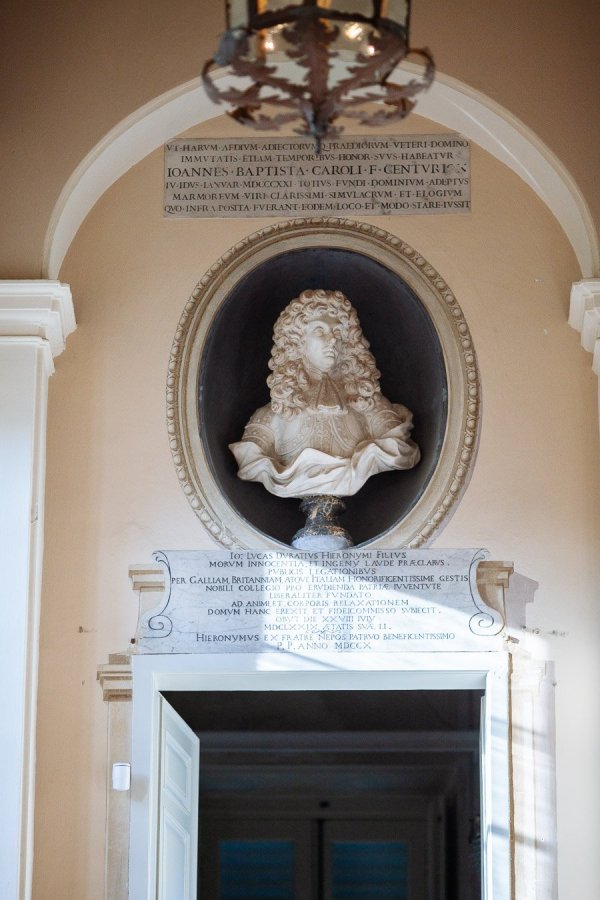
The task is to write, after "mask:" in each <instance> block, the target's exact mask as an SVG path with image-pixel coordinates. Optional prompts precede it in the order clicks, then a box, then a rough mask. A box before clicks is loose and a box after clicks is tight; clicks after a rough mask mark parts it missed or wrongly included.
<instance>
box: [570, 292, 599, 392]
mask: <svg viewBox="0 0 600 900" xmlns="http://www.w3.org/2000/svg"><path fill="white" fill-rule="evenodd" d="M569 325H570V326H571V327H572V328H575V329H576V330H577V331H579V332H580V333H581V346H582V347H583V348H584V350H587V351H588V353H592V354H593V359H592V369H593V370H594V372H595V373H596V375H598V376H600V278H589V279H587V280H586V281H577V282H575V284H574V285H573V287H572V288H571V306H570V310H569Z"/></svg>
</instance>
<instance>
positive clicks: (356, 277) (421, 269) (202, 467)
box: [167, 219, 480, 549]
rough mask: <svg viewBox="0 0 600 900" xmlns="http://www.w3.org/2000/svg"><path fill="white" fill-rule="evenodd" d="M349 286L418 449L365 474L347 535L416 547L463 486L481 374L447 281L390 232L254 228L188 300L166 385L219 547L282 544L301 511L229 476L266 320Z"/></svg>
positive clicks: (261, 385)
mask: <svg viewBox="0 0 600 900" xmlns="http://www.w3.org/2000/svg"><path fill="white" fill-rule="evenodd" d="M316 288H324V289H326V290H339V291H342V293H344V294H345V295H346V296H347V297H348V299H349V300H350V302H351V303H352V305H353V306H354V307H355V308H356V310H357V312H358V316H359V319H360V323H361V326H362V330H363V333H364V334H365V336H366V338H367V339H368V341H369V343H370V345H371V351H372V353H373V355H374V356H375V359H376V361H377V368H378V369H379V370H380V372H381V389H382V392H383V394H384V395H385V396H386V397H388V398H389V399H390V400H391V401H392V402H394V403H403V404H404V405H405V406H407V407H408V408H409V409H410V410H411V411H412V413H413V421H414V430H413V433H412V437H413V439H414V440H415V441H416V443H417V444H418V445H419V447H420V449H421V460H420V462H419V464H418V465H417V466H416V467H415V468H414V469H410V470H407V471H391V472H383V473H380V474H378V475H376V476H373V477H371V478H370V479H369V480H368V481H367V482H366V484H365V485H364V486H363V487H362V488H361V489H360V490H359V491H358V492H357V493H356V494H355V495H354V496H353V497H348V498H345V503H346V512H345V513H344V514H343V516H342V517H341V519H340V522H341V524H342V525H343V526H344V527H345V528H346V529H347V530H348V531H349V532H350V534H351V535H352V537H353V539H354V542H355V544H356V545H360V546H361V547H365V548H376V547H382V548H384V547H402V546H409V547H418V546H422V545H424V544H426V543H428V542H429V541H430V540H431V539H432V538H433V536H434V534H435V533H436V532H437V531H439V529H440V528H441V526H442V525H443V523H444V521H445V520H446V519H447V518H448V517H449V515H450V514H451V512H452V510H453V507H454V506H455V503H456V501H457V500H458V498H459V496H460V494H461V492H462V490H463V489H464V487H465V486H466V483H467V480H468V476H469V472H470V468H471V466H472V462H473V457H474V452H475V449H476V445H477V438H478V428H479V411H480V410H479V394H480V390H479V375H478V370H477V363H476V358H475V353H474V350H473V346H472V341H471V337H470V334H469V330H468V327H467V325H466V322H465V320H464V317H463V315H462V311H461V309H460V307H459V305H458V303H457V301H456V298H455V297H454V295H453V294H452V292H451V290H450V289H449V287H448V286H447V285H446V283H445V282H444V281H443V279H442V278H441V277H440V276H439V275H438V273H437V272H436V271H435V270H434V269H433V267H432V266H430V265H429V264H428V263H427V262H426V261H425V260H424V259H423V258H422V257H421V256H420V255H419V254H418V253H417V252H416V251H415V250H413V249H412V248H411V247H409V246H408V245H406V244H404V243H403V242H402V241H400V240H399V239H398V238H396V237H394V236H393V235H391V234H389V233H387V232H384V231H382V230H380V229H377V228H373V227H371V226H368V225H364V224H361V223H358V222H352V221H346V220H339V219H326V220H322V219H318V220H297V221H293V222H288V223H283V224H281V225H276V226H272V227H270V228H266V229H263V230H262V231H260V232H258V233H257V234H254V235H252V236H251V237H249V238H247V239H246V240H245V241H243V242H242V243H240V244H238V245H237V246H236V247H234V248H232V249H231V250H230V251H229V252H228V253H226V254H225V255H224V256H223V257H222V258H221V259H220V260H219V261H218V262H217V263H216V264H215V265H214V266H212V268H211V269H210V271H209V272H208V273H207V274H206V275H205V276H204V278H203V279H202V280H201V281H200V283H199V284H198V286H197V287H196V289H195V290H194V293H193V294H192V297H191V298H190V300H189V301H188V303H187V304H186V307H185V310H184V313H183V315H182V318H181V320H180V323H179V326H178V329H177V334H176V337H175V341H174V344H173V349H172V356H171V362H170V370H169V381H168V388H167V398H168V420H169V431H170V438H171V449H172V451H173V455H174V460H175V465H176V467H177V471H178V474H179V478H180V480H181V482H182V486H183V489H184V491H185V493H186V495H187V497H188V499H189V501H190V502H191V504H192V506H193V508H194V510H195V511H196V513H197V515H198V516H199V518H200V519H201V520H202V522H203V523H204V524H205V525H206V526H207V528H208V529H209V531H210V532H211V534H213V536H214V537H215V538H217V539H218V540H219V541H220V542H221V543H222V544H223V545H224V546H225V547H227V548H232V547H242V548H248V549H268V548H270V549H284V548H285V547H286V546H288V545H289V542H290V541H291V539H292V536H293V535H294V533H295V532H296V531H297V530H298V529H299V528H301V527H302V525H303V524H304V517H303V515H302V513H301V512H300V508H299V506H300V501H299V500H297V499H282V498H279V497H276V496H274V495H272V494H270V493H269V492H268V491H267V490H266V489H265V488H264V487H263V486H262V485H261V484H259V483H256V482H248V481H242V480H240V479H239V478H238V477H237V464H236V461H235V459H234V457H233V454H232V453H231V451H230V450H229V447H228V445H229V444H231V443H233V442H235V441H238V440H239V439H240V438H241V435H242V432H243V430H244V426H245V425H246V423H247V421H248V419H249V418H250V416H251V415H252V413H253V412H254V411H255V410H256V409H258V408H259V407H261V406H264V405H265V404H266V403H268V402H269V390H268V388H267V384H266V378H267V375H268V374H269V369H268V366H267V363H268V360H269V357H270V352H271V344H272V332H273V325H274V323H275V320H276V319H277V317H278V315H279V313H280V312H281V311H282V309H283V308H284V307H285V306H287V304H288V303H289V302H290V301H291V300H292V299H294V298H295V297H297V296H298V295H299V294H300V293H301V292H302V291H303V290H306V289H316Z"/></svg>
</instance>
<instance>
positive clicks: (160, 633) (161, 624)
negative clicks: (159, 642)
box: [140, 550, 173, 640]
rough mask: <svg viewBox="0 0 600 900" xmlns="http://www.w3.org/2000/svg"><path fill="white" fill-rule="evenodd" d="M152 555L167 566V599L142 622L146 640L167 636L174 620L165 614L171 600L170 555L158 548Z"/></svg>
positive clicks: (141, 625) (141, 627) (142, 633)
mask: <svg viewBox="0 0 600 900" xmlns="http://www.w3.org/2000/svg"><path fill="white" fill-rule="evenodd" d="M152 556H153V558H154V559H155V560H156V562H158V563H161V564H162V565H163V566H164V567H165V568H166V574H167V584H166V589H165V594H166V599H165V601H164V603H163V604H162V606H161V608H160V610H159V611H158V612H156V613H152V614H151V615H150V616H149V618H148V620H147V621H146V623H145V624H143V623H140V636H141V637H143V638H144V639H145V640H149V639H158V638H166V637H168V636H169V635H170V634H171V632H172V631H173V622H172V621H171V619H170V618H169V616H167V615H165V612H166V610H167V609H168V606H169V603H170V601H171V565H170V563H169V558H168V556H167V555H166V553H163V551H162V550H157V551H156V552H155V553H153V554H152ZM144 629H147V633H144Z"/></svg>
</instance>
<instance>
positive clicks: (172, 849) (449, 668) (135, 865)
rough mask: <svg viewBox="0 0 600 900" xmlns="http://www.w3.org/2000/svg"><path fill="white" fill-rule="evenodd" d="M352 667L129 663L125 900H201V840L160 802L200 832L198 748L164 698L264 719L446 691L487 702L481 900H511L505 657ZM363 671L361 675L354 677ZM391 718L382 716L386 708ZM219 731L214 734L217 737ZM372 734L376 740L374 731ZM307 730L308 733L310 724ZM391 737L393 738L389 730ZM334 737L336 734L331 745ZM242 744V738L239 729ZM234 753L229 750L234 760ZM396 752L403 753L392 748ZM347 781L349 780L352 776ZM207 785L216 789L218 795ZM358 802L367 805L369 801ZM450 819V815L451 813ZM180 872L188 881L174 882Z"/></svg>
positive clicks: (178, 660)
mask: <svg viewBox="0 0 600 900" xmlns="http://www.w3.org/2000/svg"><path fill="white" fill-rule="evenodd" d="M340 657H341V655H340ZM340 661H342V660H341V659H340ZM348 661H349V662H352V664H353V665H354V666H355V668H353V669H350V670H345V669H343V668H340V667H338V666H333V665H331V666H327V665H325V664H323V662H317V661H313V660H310V659H302V658H297V657H291V656H290V655H289V654H275V653H273V654H250V653H248V654H244V655H243V656H242V655H240V656H239V657H237V658H235V659H234V658H232V657H231V656H227V655H225V654H223V655H220V654H214V655H212V656H211V657H210V658H205V657H199V656H191V655H190V656H183V655H179V656H177V655H172V656H169V657H166V656H160V657H153V656H151V655H146V656H142V655H140V656H138V657H134V659H133V660H132V670H133V706H132V772H133V779H132V791H131V818H130V821H131V830H130V869H129V876H130V877H129V898H130V900H158V898H161V900H164V898H168V900H174V898H177V900H179V898H181V900H195V898H196V897H197V896H198V895H197V890H196V848H197V841H196V839H195V837H193V836H191V831H186V829H185V828H181V827H180V824H179V823H178V822H177V821H175V819H174V818H173V811H174V807H171V808H170V809H167V806H166V805H165V802H164V801H165V799H166V795H165V796H163V794H164V788H165V787H166V786H167V787H169V790H170V793H171V795H172V797H176V796H177V795H178V794H179V799H181V798H185V796H187V800H186V803H187V810H188V816H189V822H190V823H191V824H190V827H193V823H194V822H195V827H197V823H198V815H197V808H198V796H199V795H198V787H197V785H198V773H199V768H198V765H197V764H196V763H195V762H194V758H195V755H196V758H197V754H198V746H199V740H198V736H197V734H196V733H195V731H194V730H193V729H192V728H190V726H189V725H187V724H186V723H185V721H184V720H183V718H182V717H181V715H180V714H179V713H178V712H176V710H174V709H173V707H172V706H171V705H170V704H169V703H168V701H167V700H166V699H165V697H166V696H169V695H170V694H171V693H173V694H174V693H177V694H180V695H187V698H188V700H189V699H190V698H192V697H193V696H194V695H196V696H200V695H205V696H208V695H210V694H211V693H212V694H213V697H212V700H211V702H212V713H213V715H214V713H215V710H217V709H219V708H221V707H222V708H223V709H224V708H225V707H226V705H227V704H226V703H225V702H224V701H223V698H224V697H225V696H226V694H228V693H240V694H243V695H245V705H246V706H247V705H248V704H250V703H252V698H254V699H257V698H259V695H260V694H261V693H264V694H266V695H268V698H269V701H270V703H269V704H268V705H266V706H265V705H264V704H263V706H264V709H265V710H267V711H268V710H269V709H270V708H272V698H273V697H274V696H275V695H277V694H279V695H280V696H281V697H285V692H290V693H291V694H294V695H295V696H298V697H299V696H302V695H307V694H309V693H310V692H311V691H317V692H325V693H327V692H340V693H341V694H342V693H343V694H346V696H347V697H348V698H350V696H351V694H350V693H349V692H357V693H359V692H372V693H373V696H374V695H375V694H381V695H382V698H385V696H386V695H387V696H388V697H391V696H392V693H393V692H396V693H398V694H401V693H403V692H412V691H422V692H424V693H427V694H428V693H429V692H431V691H434V692H435V691H441V692H442V693H443V694H445V695H446V696H447V697H450V696H451V693H452V692H454V691H456V692H462V691H478V692H482V693H484V701H483V703H482V712H481V720H480V722H481V734H480V741H481V750H480V760H481V797H480V800H481V803H480V807H481V860H482V866H481V873H482V874H481V897H482V900H509V898H511V897H512V881H511V879H512V862H511V859H512V857H511V836H512V830H511V819H510V802H511V800H510V797H511V795H510V778H509V773H510V766H509V761H510V728H509V724H510V723H509V692H508V685H509V678H508V673H509V657H508V655H507V654H505V653H499V652H498V653H475V652H471V653H456V654H453V653H440V654H433V653H432V654H429V653H413V654H410V653H406V654H389V655H388V654H381V655H380V656H370V657H369V658H368V659H366V658H365V659H364V660H362V659H361V658H359V657H358V655H356V656H354V657H352V658H351V659H350V658H348ZM383 662H385V664H386V668H385V669H382V668H374V667H373V666H381V665H382V664H383ZM361 664H362V665H363V666H364V669H362V670H361V669H359V668H356V666H357V665H361ZM448 692H450V693H448ZM332 696H333V695H332ZM365 696H366V695H365ZM171 699H173V697H171ZM354 699H356V698H354ZM305 702H307V701H305ZM382 702H383V701H382ZM298 704H300V705H301V704H302V701H301V700H297V701H296V710H297V709H298V708H299V706H298ZM350 705H352V704H350ZM362 708H363V711H364V710H365V709H367V708H368V707H366V706H364V705H363V707H362ZM387 708H388V709H389V705H388V707H387ZM255 712H256V710H255ZM214 723H215V724H214V728H215V730H213V731H212V732H211V731H210V729H205V733H204V741H205V743H206V742H207V741H208V743H207V746H206V747H205V748H204V750H203V754H202V755H203V760H204V763H205V767H206V771H208V765H207V764H208V762H210V757H209V756H208V755H207V754H208V753H209V752H210V740H211V739H215V741H216V740H217V739H220V738H219V735H222V734H223V723H222V722H221V723H220V724H219V723H218V721H217V719H215V720H214ZM171 725H172V726H174V728H175V729H176V730H178V733H179V735H180V736H181V740H182V744H181V746H179V745H178V743H177V740H175V741H174V740H173V736H172V735H171V734H169V728H170V727H171ZM217 725H218V727H219V729H220V731H217V730H216V726H217ZM167 726H168V727H167ZM264 726H265V723H264V720H263V721H262V723H261V720H260V719H258V720H257V721H256V722H255V725H254V727H255V728H257V729H258V728H259V727H260V728H262V729H263V732H264V731H266V732H267V733H268V735H267V739H268V740H269V741H273V738H274V735H273V729H272V728H270V727H269V726H267V727H264ZM286 727H288V726H286ZM369 727H370V728H371V729H373V727H374V726H373V723H372V722H370V723H369ZM310 728H311V729H313V730H314V724H313V725H311V726H310ZM228 729H229V730H228ZM228 729H227V728H225V732H226V733H227V734H228V739H229V740H230V742H231V741H233V743H235V741H234V739H233V737H234V736H233V732H234V730H235V729H234V728H233V727H232V726H231V725H229V726H228ZM386 729H387V732H388V735H389V731H390V729H389V727H388V724H386ZM356 730H357V731H358V732H359V733H360V734H359V737H360V740H363V741H364V737H365V735H364V731H365V729H361V728H360V727H358V728H357V729H356ZM292 731H295V734H296V738H295V739H297V737H298V732H300V733H301V734H303V735H304V738H306V737H307V735H308V734H309V733H310V732H309V731H308V729H307V728H306V729H305V730H304V731H302V729H301V728H298V727H297V726H296V725H295V726H294V727H293V729H292ZM317 731H318V729H317ZM384 731H385V729H384ZM339 733H340V731H339V729H338V736H339ZM210 734H212V738H211V737H210ZM237 734H238V735H239V734H240V731H239V730H238V731H237ZM319 734H320V737H319V740H322V739H323V734H322V733H321V732H319ZM348 734H350V732H349V731H348ZM376 734H377V732H375V731H372V736H375V735H376ZM258 735H259V732H258V731H255V732H254V734H253V735H252V739H253V740H255V738H256V737H257V736H258ZM239 739H240V740H242V738H239ZM386 740H391V738H389V737H388V738H386ZM186 741H187V746H186ZM377 742H378V743H377V746H376V747H375V748H374V747H373V744H372V745H371V747H370V749H369V748H364V747H363V750H365V749H366V752H374V751H377V752H378V751H379V749H380V743H379V742H380V738H377ZM218 747H219V745H218V743H215V752H220V751H219V749H218ZM182 748H183V749H182ZM221 749H222V748H221ZM246 749H247V748H246ZM406 749H407V748H406V747H405V748H403V750H406ZM233 750H234V748H233V747H232V752H233ZM239 750H240V748H238V751H239ZM238 751H235V752H238ZM347 751H348V748H347ZM254 752H256V750H255V751H254ZM395 752H399V748H396V750H395ZM340 771H341V770H340ZM363 771H364V770H363ZM342 774H343V775H344V776H345V775H347V772H343V773H342ZM214 784H215V783H214V782H213V786H214ZM246 784H247V781H246ZM186 791H187V795H186ZM317 793H318V794H320V795H321V796H320V797H319V801H320V800H322V799H323V796H322V791H318V792H317ZM359 793H360V792H359ZM383 793H385V792H381V793H380V796H383ZM353 795H354V796H356V792H354V791H353ZM194 798H195V799H194ZM207 799H208V797H207V796H204V797H203V800H204V801H205V803H206V801H207ZM220 799H223V798H222V797H221V798H220ZM305 799H306V798H305ZM325 799H327V798H325ZM362 799H363V800H364V801H365V804H366V802H367V798H366V794H365V795H364V796H363V797H362ZM180 806H182V804H181V803H180ZM255 808H256V804H255ZM261 808H262V807H261ZM446 814H447V815H452V812H451V809H450V812H447V813H446ZM353 815H354V814H353ZM322 818H326V817H322ZM363 818H364V817H363ZM369 821H370V820H369ZM167 826H168V827H167ZM178 859H179V861H178ZM182 859H185V860H186V865H185V866H184V867H182V865H180V861H181V860H182ZM169 867H170V868H169ZM186 867H187V868H186ZM184 868H185V872H186V874H185V878H184V877H183V876H182V875H181V873H182V872H183V871H184ZM165 873H166V874H171V875H176V876H177V877H178V878H179V882H180V886H179V887H178V888H177V890H176V891H175V893H173V891H172V890H171V889H170V888H167V887H165V885H166V884H167V882H166V881H165ZM165 891H166V893H165ZM169 891H170V892H169ZM433 896H435V895H433ZM411 900H412V898H411ZM461 900H462V898H461Z"/></svg>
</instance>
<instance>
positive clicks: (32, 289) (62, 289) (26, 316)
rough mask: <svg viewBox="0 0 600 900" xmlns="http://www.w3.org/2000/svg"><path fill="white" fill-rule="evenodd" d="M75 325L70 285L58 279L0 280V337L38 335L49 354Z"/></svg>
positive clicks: (60, 348) (56, 353) (61, 346)
mask: <svg viewBox="0 0 600 900" xmlns="http://www.w3.org/2000/svg"><path fill="white" fill-rule="evenodd" d="M75 328H76V324H75V311H74V308H73V298H72V296H71V288H70V287H69V285H68V284H62V283H61V282H60V281H48V280H46V279H39V280H35V281H33V280H32V281H30V280H23V281H20V280H19V281H17V280H10V281H0V338H1V337H10V338H14V337H19V338H41V339H42V340H45V341H47V342H48V344H49V346H50V350H51V352H52V356H59V354H61V353H62V351H63V350H64V349H65V341H66V339H67V337H68V336H69V335H70V334H71V332H73V331H74V330H75Z"/></svg>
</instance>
